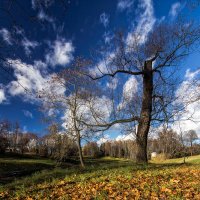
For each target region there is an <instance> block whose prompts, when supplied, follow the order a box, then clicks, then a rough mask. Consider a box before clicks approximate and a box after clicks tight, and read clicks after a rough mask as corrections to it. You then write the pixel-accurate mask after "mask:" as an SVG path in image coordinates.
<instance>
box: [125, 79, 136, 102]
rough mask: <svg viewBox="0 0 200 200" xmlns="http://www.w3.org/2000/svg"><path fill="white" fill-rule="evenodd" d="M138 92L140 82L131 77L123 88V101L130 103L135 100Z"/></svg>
mask: <svg viewBox="0 0 200 200" xmlns="http://www.w3.org/2000/svg"><path fill="white" fill-rule="evenodd" d="M137 90H138V81H137V80H136V78H135V77H134V76H131V77H130V78H129V79H128V80H127V81H126V83H125V84H124V87H123V99H124V100H125V103H129V102H131V101H132V100H133V98H134V96H135V94H136V92H137Z"/></svg>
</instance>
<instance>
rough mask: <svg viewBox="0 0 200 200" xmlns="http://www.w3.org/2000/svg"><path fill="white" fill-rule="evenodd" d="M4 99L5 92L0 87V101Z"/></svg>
mask: <svg viewBox="0 0 200 200" xmlns="http://www.w3.org/2000/svg"><path fill="white" fill-rule="evenodd" d="M5 100H6V96H5V92H4V90H3V89H0V103H2V102H3V101H5Z"/></svg>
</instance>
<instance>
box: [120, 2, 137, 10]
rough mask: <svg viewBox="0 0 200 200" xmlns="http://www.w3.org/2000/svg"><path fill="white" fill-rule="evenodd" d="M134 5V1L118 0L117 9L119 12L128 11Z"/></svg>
mask: <svg viewBox="0 0 200 200" xmlns="http://www.w3.org/2000/svg"><path fill="white" fill-rule="evenodd" d="M133 5H134V0H118V3H117V9H118V10H119V11H124V10H129V9H130V8H131V7H132V6H133Z"/></svg>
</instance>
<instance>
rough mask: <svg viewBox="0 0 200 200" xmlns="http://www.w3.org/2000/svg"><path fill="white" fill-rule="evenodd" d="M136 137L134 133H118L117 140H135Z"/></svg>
mask: <svg viewBox="0 0 200 200" xmlns="http://www.w3.org/2000/svg"><path fill="white" fill-rule="evenodd" d="M134 139H135V135H133V134H128V135H118V136H117V137H116V139H115V140H116V141H126V140H134Z"/></svg>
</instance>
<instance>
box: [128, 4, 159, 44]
mask: <svg viewBox="0 0 200 200" xmlns="http://www.w3.org/2000/svg"><path fill="white" fill-rule="evenodd" d="M138 7H139V13H140V14H139V16H138V18H137V25H136V26H134V27H133V28H134V30H133V31H131V32H129V33H128V36H127V44H130V45H131V44H132V43H133V42H134V41H135V37H138V36H139V43H141V44H142V43H144V42H145V41H146V40H147V38H148V34H149V32H150V31H151V30H152V29H153V26H154V24H155V22H156V18H155V16H154V8H153V2H152V0H141V1H140V5H139V6H138Z"/></svg>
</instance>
